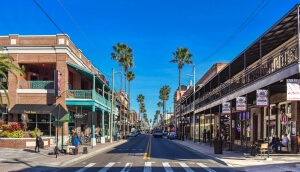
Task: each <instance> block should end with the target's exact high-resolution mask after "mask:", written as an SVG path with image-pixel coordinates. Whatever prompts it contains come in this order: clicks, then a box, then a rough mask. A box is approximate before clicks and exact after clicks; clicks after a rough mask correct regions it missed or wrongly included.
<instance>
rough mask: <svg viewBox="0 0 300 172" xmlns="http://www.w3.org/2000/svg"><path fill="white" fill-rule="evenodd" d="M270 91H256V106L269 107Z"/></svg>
mask: <svg viewBox="0 0 300 172" xmlns="http://www.w3.org/2000/svg"><path fill="white" fill-rule="evenodd" d="M268 97H269V92H268V90H256V105H257V106H268Z"/></svg>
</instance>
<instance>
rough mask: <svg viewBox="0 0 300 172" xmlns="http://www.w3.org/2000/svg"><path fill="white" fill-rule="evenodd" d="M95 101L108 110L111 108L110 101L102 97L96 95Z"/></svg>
mask: <svg viewBox="0 0 300 172" xmlns="http://www.w3.org/2000/svg"><path fill="white" fill-rule="evenodd" d="M95 100H98V101H100V102H101V103H103V104H104V105H106V106H108V107H109V108H110V107H111V102H110V100H107V99H106V98H105V97H103V96H102V95H100V94H99V93H96V96H95Z"/></svg>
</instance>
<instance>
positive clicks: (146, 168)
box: [144, 162, 152, 172]
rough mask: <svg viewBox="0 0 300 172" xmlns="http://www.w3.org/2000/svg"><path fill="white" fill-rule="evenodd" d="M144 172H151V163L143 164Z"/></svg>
mask: <svg viewBox="0 0 300 172" xmlns="http://www.w3.org/2000/svg"><path fill="white" fill-rule="evenodd" d="M144 172H152V170H151V162H145V166H144Z"/></svg>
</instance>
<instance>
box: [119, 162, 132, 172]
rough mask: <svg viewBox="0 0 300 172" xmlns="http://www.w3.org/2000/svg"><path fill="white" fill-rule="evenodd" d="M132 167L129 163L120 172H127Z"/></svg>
mask: <svg viewBox="0 0 300 172" xmlns="http://www.w3.org/2000/svg"><path fill="white" fill-rule="evenodd" d="M131 167H132V162H131V163H126V165H125V167H124V168H123V169H122V171H121V172H127V171H129V170H130V168H131Z"/></svg>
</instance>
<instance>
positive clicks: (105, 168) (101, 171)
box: [98, 162, 115, 172]
mask: <svg viewBox="0 0 300 172" xmlns="http://www.w3.org/2000/svg"><path fill="white" fill-rule="evenodd" d="M113 165H115V162H110V163H108V164H107V165H106V166H105V167H104V168H102V169H101V170H100V171H98V172H106V171H107V170H108V169H109V168H110V167H112V166H113Z"/></svg>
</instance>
